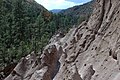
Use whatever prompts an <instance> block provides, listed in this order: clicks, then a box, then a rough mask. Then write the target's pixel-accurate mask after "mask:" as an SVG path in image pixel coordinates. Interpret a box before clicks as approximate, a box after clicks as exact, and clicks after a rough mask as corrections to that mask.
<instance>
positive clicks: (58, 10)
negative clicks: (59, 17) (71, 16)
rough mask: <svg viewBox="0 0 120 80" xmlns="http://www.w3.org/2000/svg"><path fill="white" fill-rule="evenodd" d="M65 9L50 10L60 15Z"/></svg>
mask: <svg viewBox="0 0 120 80" xmlns="http://www.w3.org/2000/svg"><path fill="white" fill-rule="evenodd" d="M62 10H63V9H53V10H50V11H51V12H53V13H59V12H60V11H62Z"/></svg>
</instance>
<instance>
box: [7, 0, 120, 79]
mask: <svg viewBox="0 0 120 80" xmlns="http://www.w3.org/2000/svg"><path fill="white" fill-rule="evenodd" d="M94 7H95V9H94V11H93V14H92V15H91V17H90V19H89V21H88V22H86V21H84V22H83V23H82V24H81V25H79V26H78V27H77V28H72V29H71V30H70V31H69V32H68V33H67V34H66V35H65V36H63V37H59V36H60V34H58V35H57V36H54V37H53V38H52V39H51V40H50V44H48V45H47V46H46V47H45V49H44V51H43V54H42V55H41V56H36V55H35V54H34V52H33V53H31V54H30V55H28V56H27V57H24V58H22V59H21V61H20V62H19V63H18V65H17V66H16V67H15V69H14V70H13V71H12V72H11V74H10V75H9V76H8V77H7V78H6V79H5V80H120V0H96V2H95V5H94Z"/></svg>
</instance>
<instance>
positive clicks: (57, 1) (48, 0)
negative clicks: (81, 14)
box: [36, 0, 82, 10]
mask: <svg viewBox="0 0 120 80" xmlns="http://www.w3.org/2000/svg"><path fill="white" fill-rule="evenodd" d="M36 2H38V3H39V4H41V5H43V6H44V7H45V8H47V9H48V10H52V9H66V8H69V7H72V6H75V5H80V4H82V3H74V2H70V1H65V0H36Z"/></svg>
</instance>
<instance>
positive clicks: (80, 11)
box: [60, 0, 95, 24]
mask: <svg viewBox="0 0 120 80" xmlns="http://www.w3.org/2000/svg"><path fill="white" fill-rule="evenodd" d="M94 2H95V0H92V1H90V2H88V3H85V4H83V5H77V6H74V7H71V8H68V9H65V10H62V11H61V12H60V14H64V15H67V16H70V17H72V18H73V21H74V23H76V24H80V23H81V22H82V21H84V20H88V19H89V17H90V15H91V14H92V12H93V6H94V4H93V3H94Z"/></svg>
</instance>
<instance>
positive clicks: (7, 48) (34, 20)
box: [0, 0, 86, 67]
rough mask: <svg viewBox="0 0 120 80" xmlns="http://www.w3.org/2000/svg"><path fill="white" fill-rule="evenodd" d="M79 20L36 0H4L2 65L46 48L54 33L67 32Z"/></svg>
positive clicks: (1, 8) (0, 3) (0, 8)
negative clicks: (32, 0)
mask: <svg viewBox="0 0 120 80" xmlns="http://www.w3.org/2000/svg"><path fill="white" fill-rule="evenodd" d="M73 18H74V19H73ZM78 18H79V17H77V19H78ZM84 19H86V18H85V17H80V18H79V19H78V20H79V22H81V21H83V20H84ZM75 20H76V17H72V16H70V15H65V14H62V13H60V14H52V13H50V12H48V11H47V10H46V9H45V8H43V7H42V6H40V5H38V4H37V3H36V2H32V3H31V2H28V1H27V0H0V67H1V66H2V67H3V66H4V67H5V66H6V65H8V64H11V63H16V62H18V61H19V60H20V59H21V57H24V56H26V55H27V54H29V53H30V52H32V51H35V53H36V54H37V52H39V51H41V52H42V51H43V48H44V46H46V45H47V44H48V42H49V39H50V38H51V37H52V35H53V34H55V33H57V31H62V32H64V33H66V32H67V31H68V30H69V28H70V27H72V25H73V24H75ZM76 22H77V21H76Z"/></svg>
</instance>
